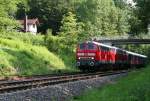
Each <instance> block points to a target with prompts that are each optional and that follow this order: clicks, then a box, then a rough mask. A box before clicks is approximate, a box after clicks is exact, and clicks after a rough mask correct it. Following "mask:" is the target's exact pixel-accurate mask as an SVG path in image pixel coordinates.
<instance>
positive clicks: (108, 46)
mask: <svg viewBox="0 0 150 101" xmlns="http://www.w3.org/2000/svg"><path fill="white" fill-rule="evenodd" d="M92 42H93V43H94V44H97V45H100V46H104V47H107V48H115V49H118V48H117V47H114V46H110V45H106V44H102V43H99V42H95V41H92Z"/></svg>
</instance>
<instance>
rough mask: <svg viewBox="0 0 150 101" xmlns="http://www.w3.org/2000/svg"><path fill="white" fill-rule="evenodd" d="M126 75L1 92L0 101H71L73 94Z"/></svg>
mask: <svg viewBox="0 0 150 101" xmlns="http://www.w3.org/2000/svg"><path fill="white" fill-rule="evenodd" d="M126 75H127V74H126V73H124V74H118V75H111V76H105V77H98V78H96V79H89V80H81V81H75V82H70V83H64V84H58V85H53V86H47V87H43V88H36V89H35V88H34V89H32V90H24V91H17V92H15V93H8V94H0V101H69V99H70V98H71V97H72V96H77V95H80V94H81V93H83V92H84V91H86V90H88V89H91V88H95V87H101V86H103V85H104V84H108V83H113V84H114V83H115V81H116V80H117V79H118V78H120V77H122V76H126Z"/></svg>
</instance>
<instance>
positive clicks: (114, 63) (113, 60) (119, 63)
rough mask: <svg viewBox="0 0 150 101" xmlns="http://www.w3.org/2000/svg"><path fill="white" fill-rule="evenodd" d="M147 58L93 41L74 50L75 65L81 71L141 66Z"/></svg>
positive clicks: (84, 43) (81, 44)
mask: <svg viewBox="0 0 150 101" xmlns="http://www.w3.org/2000/svg"><path fill="white" fill-rule="evenodd" d="M146 58H147V56H145V55H141V54H137V53H134V52H130V51H126V50H122V49H120V48H117V47H114V46H109V45H105V44H102V43H98V42H95V41H88V42H83V43H80V44H79V45H78V46H77V50H76V65H77V66H78V67H79V68H80V69H81V70H96V69H101V70H108V69H109V70H111V69H121V68H129V67H130V68H131V67H138V66H143V65H144V64H145V61H146Z"/></svg>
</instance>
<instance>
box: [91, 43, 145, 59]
mask: <svg viewBox="0 0 150 101" xmlns="http://www.w3.org/2000/svg"><path fill="white" fill-rule="evenodd" d="M93 43H95V44H98V45H101V46H104V47H108V48H113V49H117V50H121V51H124V52H127V53H128V54H132V55H135V56H140V57H143V58H147V56H145V55H141V54H138V53H135V52H131V51H126V50H124V49H121V48H118V47H114V46H109V45H105V44H102V43H99V42H95V41H93Z"/></svg>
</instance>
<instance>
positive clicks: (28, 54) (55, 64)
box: [0, 32, 71, 76]
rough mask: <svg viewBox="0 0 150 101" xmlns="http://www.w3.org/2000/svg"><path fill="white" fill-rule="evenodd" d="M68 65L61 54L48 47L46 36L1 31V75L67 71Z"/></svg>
mask: <svg viewBox="0 0 150 101" xmlns="http://www.w3.org/2000/svg"><path fill="white" fill-rule="evenodd" d="M67 67H68V66H66V64H65V61H63V59H62V58H60V56H59V55H56V54H54V53H53V52H50V51H49V50H48V49H47V47H46V46H45V43H44V36H42V35H38V36H34V35H31V34H25V33H16V32H14V33H9V32H7V33H6V32H1V33H0V76H10V75H38V74H49V73H54V72H57V71H59V70H62V71H67V70H68V69H70V68H67ZM70 70H71V69H70Z"/></svg>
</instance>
